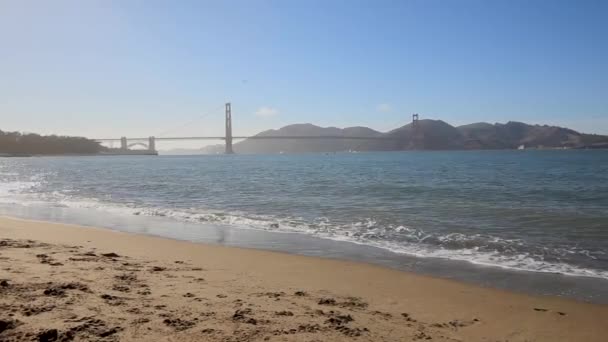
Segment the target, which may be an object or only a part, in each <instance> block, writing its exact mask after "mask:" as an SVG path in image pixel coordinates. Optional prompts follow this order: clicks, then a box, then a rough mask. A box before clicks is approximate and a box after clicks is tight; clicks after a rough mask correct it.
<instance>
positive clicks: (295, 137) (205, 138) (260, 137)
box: [93, 135, 397, 142]
mask: <svg viewBox="0 0 608 342" xmlns="http://www.w3.org/2000/svg"><path fill="white" fill-rule="evenodd" d="M148 139H149V138H127V140H129V141H137V140H139V141H148ZM154 139H155V140H157V141H158V140H164V141H178V140H226V137H158V138H157V137H155V138H154ZM232 139H255V140H259V139H339V140H395V139H397V138H396V137H383V136H379V137H357V136H352V137H349V136H342V135H323V136H310V135H302V136H256V135H254V136H251V137H246V136H233V137H232ZM93 140H95V141H99V142H109V141H120V138H110V139H93Z"/></svg>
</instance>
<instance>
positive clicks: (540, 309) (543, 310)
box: [534, 308, 548, 312]
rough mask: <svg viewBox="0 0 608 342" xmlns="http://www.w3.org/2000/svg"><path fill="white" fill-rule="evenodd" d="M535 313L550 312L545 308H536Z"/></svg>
mask: <svg viewBox="0 0 608 342" xmlns="http://www.w3.org/2000/svg"><path fill="white" fill-rule="evenodd" d="M534 311H540V312H546V311H548V310H547V309H543V308H534Z"/></svg>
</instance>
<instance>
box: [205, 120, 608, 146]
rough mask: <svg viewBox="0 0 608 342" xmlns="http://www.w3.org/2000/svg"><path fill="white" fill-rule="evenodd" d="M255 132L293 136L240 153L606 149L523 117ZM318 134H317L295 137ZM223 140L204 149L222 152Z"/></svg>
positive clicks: (595, 139)
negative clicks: (391, 127)
mask: <svg viewBox="0 0 608 342" xmlns="http://www.w3.org/2000/svg"><path fill="white" fill-rule="evenodd" d="M256 136H267V137H271V136H283V137H285V136H288V137H294V139H276V140H272V139H259V140H256V139H246V140H244V141H241V142H238V143H236V144H234V150H235V152H236V153H282V152H284V153H307V152H340V151H349V150H352V151H402V150H463V149H468V150H471V149H516V148H518V147H519V146H522V145H523V146H525V147H526V148H608V136H602V135H592V134H584V133H579V132H576V131H574V130H571V129H568V128H562V127H556V126H548V125H529V124H525V123H522V122H508V123H506V124H502V123H496V124H490V123H485V122H479V123H474V124H469V125H463V126H459V127H454V126H452V125H450V124H448V123H446V122H444V121H441V120H428V119H427V120H420V121H418V123H417V125H416V126H414V125H413V124H412V123H410V124H407V125H405V126H402V127H399V128H396V129H394V130H391V131H389V132H386V133H382V132H378V131H375V130H373V129H371V128H367V127H348V128H343V129H340V128H336V127H319V126H315V125H313V124H309V123H307V124H295V125H289V126H285V127H282V128H280V129H276V130H274V129H272V130H267V131H264V132H261V133H259V134H257V135H256ZM299 136H308V137H311V136H314V137H319V139H297V137H299ZM324 136H342V137H349V136H353V137H372V138H377V137H383V138H387V139H383V140H374V139H370V140H361V139H352V140H349V139H323V137H324ZM223 150H224V147H223V145H215V146H211V147H207V148H204V149H203V151H204V152H206V153H221V152H223Z"/></svg>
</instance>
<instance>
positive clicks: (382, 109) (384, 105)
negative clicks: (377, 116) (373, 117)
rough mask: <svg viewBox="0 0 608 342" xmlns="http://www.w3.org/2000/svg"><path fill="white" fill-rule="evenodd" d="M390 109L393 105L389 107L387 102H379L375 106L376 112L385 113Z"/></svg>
mask: <svg viewBox="0 0 608 342" xmlns="http://www.w3.org/2000/svg"><path fill="white" fill-rule="evenodd" d="M392 110H393V107H391V105H390V104H388V103H381V104H379V105H377V106H376V111H378V112H382V113H387V112H390V111H392Z"/></svg>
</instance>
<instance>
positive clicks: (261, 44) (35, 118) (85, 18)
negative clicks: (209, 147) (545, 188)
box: [0, 0, 608, 138]
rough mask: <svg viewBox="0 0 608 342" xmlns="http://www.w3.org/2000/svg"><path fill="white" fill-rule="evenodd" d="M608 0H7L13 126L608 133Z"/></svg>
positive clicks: (4, 44) (8, 108)
mask: <svg viewBox="0 0 608 342" xmlns="http://www.w3.org/2000/svg"><path fill="white" fill-rule="evenodd" d="M606 18H608V1H602V0H600V1H574V0H572V1H560V0H550V1H540V0H505V1H501V0H487V1H486V0H483V1H481V0H480V1H472V0H459V1H452V0H442V1H433V0H424V1H406V0H401V1H383V0H377V1H372V0H369V1H358V0H343V1H339V0H320V1H318V0H305V1H301V0H297V1H296V0H282V1H270V0H243V1H232V0H225V1H203V0H196V1H186V0H180V1H168V0H164V1H154V0H146V1H143V0H142V1H133V0H123V1H94V0H87V1H81V0H74V1H66V0H55V1H44V0H39V1H31V0H15V1H13V0H0V129H1V130H5V131H12V130H17V131H26V132H38V133H43V134H68V135H79V136H86V137H89V138H108V137H109V138H114V137H120V136H127V137H129V136H131V137H133V136H138V137H140V136H188V135H221V134H222V132H223V125H224V122H223V120H224V119H223V105H224V103H225V102H231V103H232V108H233V129H234V134H235V135H249V134H254V133H257V132H259V131H262V130H265V129H270V128H279V127H282V126H284V125H287V124H293V123H305V122H310V123H314V124H318V125H321V126H337V127H348V126H368V127H371V128H374V129H377V130H380V131H387V130H390V129H393V128H396V127H398V126H402V125H404V124H406V123H408V122H409V121H411V114H412V113H419V114H420V117H421V118H422V119H441V120H444V121H446V122H448V123H450V124H452V125H461V124H466V123H472V122H478V121H486V122H490V123H494V122H507V121H523V122H527V123H538V124H550V125H559V126H566V127H570V128H573V129H576V130H579V131H582V132H588V133H598V134H608V38H607V37H608V20H607V19H606Z"/></svg>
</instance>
